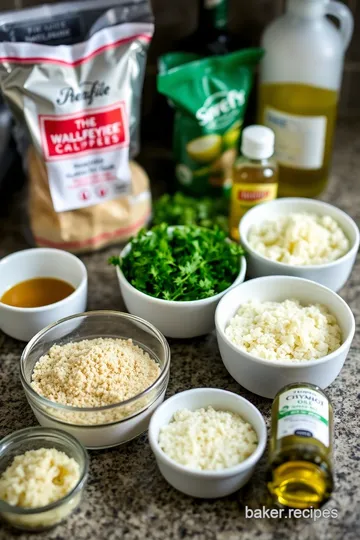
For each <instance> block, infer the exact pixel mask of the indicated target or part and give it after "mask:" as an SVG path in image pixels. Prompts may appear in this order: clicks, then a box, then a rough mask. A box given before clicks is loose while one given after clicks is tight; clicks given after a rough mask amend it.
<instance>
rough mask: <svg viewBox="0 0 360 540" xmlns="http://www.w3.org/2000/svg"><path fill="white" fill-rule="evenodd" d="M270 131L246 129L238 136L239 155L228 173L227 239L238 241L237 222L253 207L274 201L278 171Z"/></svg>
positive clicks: (257, 127) (272, 137) (272, 133)
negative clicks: (229, 184) (230, 176)
mask: <svg viewBox="0 0 360 540" xmlns="http://www.w3.org/2000/svg"><path fill="white" fill-rule="evenodd" d="M274 143H275V136H274V132H273V131H272V130H271V129H270V128H268V127H265V126H249V127H247V128H245V129H244V131H243V133H242V142H241V153H242V156H241V157H239V158H238V159H237V161H236V162H235V165H234V168H233V174H232V182H233V183H232V190H231V203H230V223H229V229H230V236H231V238H233V239H234V240H239V222H240V219H241V218H242V216H243V215H244V214H245V213H246V212H247V210H249V209H250V208H252V207H253V206H255V205H256V204H259V203H262V202H265V201H271V200H272V199H276V197H277V190H278V168H277V164H276V162H275V160H274V159H271V158H272V155H273V153H274Z"/></svg>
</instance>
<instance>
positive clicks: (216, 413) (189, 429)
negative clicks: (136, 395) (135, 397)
mask: <svg viewBox="0 0 360 540" xmlns="http://www.w3.org/2000/svg"><path fill="white" fill-rule="evenodd" d="M149 442H150V446H151V449H152V451H153V453H154V455H155V458H156V462H157V464H158V467H159V470H160V472H161V474H162V475H163V476H164V478H165V480H167V482H169V484H170V485H172V486H173V487H174V488H175V489H177V490H179V491H181V492H183V493H185V494H186V495H190V496H192V497H198V498H205V499H213V498H216V497H225V496H227V495H230V494H231V493H234V492H235V491H237V490H239V489H240V488H241V487H242V486H244V485H245V484H246V482H248V480H249V479H250V477H251V476H252V474H253V472H254V470H255V467H256V464H257V463H258V461H259V460H260V458H261V456H262V454H263V452H264V449H265V446H266V425H265V421H264V418H263V417H262V415H261V413H260V411H259V410H258V409H257V408H256V407H255V406H254V405H252V403H250V402H249V401H248V400H246V399H245V398H243V397H241V396H239V395H237V394H234V393H233V392H228V391H226V390H221V389H219V388H195V389H192V390H187V391H185V392H180V393H178V394H176V395H174V396H172V397H171V398H169V399H167V400H166V401H164V403H163V404H162V405H161V406H160V407H159V408H158V409H157V410H156V411H155V413H154V414H153V416H152V418H151V421H150V425H149Z"/></svg>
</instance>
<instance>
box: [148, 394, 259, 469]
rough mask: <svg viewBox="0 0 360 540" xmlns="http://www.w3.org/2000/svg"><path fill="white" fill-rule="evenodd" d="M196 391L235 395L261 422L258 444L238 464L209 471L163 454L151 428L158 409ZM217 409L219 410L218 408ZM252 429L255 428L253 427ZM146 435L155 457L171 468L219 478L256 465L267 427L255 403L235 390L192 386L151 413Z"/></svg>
mask: <svg viewBox="0 0 360 540" xmlns="http://www.w3.org/2000/svg"><path fill="white" fill-rule="evenodd" d="M196 393H199V394H201V393H204V394H205V393H206V394H218V395H220V394H223V395H224V394H228V395H231V396H232V397H235V398H236V399H237V400H238V401H239V402H241V403H243V404H244V403H246V404H247V405H249V406H250V408H251V409H253V411H254V413H255V414H256V416H257V417H258V418H259V421H260V424H261V429H260V433H257V435H258V445H257V447H256V449H255V450H254V452H253V453H252V454H251V455H250V456H249V457H247V458H246V459H244V461H242V462H241V463H239V464H238V465H235V466H233V467H229V468H227V469H221V470H216V471H211V470H210V471H203V470H198V469H193V468H191V467H186V466H185V465H181V464H180V463H177V462H176V461H174V460H173V459H172V458H170V457H169V456H168V455H167V454H165V452H164V451H163V450H162V449H161V448H160V446H159V442H158V440H157V438H156V437H155V434H154V428H153V424H154V418H155V417H156V415H158V414H159V411H161V410H162V409H165V408H166V407H167V406H168V404H169V403H170V402H171V401H174V400H175V398H177V399H178V398H179V396H183V397H186V396H188V395H191V394H196ZM180 408H186V405H185V404H184V406H183V407H179V409H180ZM218 410H220V409H218ZM221 410H222V409H221ZM238 414H240V415H241V413H238ZM253 429H255V428H254V427H253ZM148 437H149V443H150V446H151V448H152V451H153V452H154V454H155V457H156V458H160V459H161V460H163V461H165V462H166V464H167V465H169V466H170V467H172V468H173V469H176V470H177V471H178V472H181V473H186V474H188V475H191V476H196V477H199V478H213V479H220V478H227V477H229V476H234V475H236V474H239V473H242V472H244V471H246V470H247V469H249V468H250V467H253V466H255V465H256V463H257V462H258V461H259V459H260V458H261V456H262V455H263V453H264V450H265V447H266V441H267V429H266V424H265V420H264V417H263V415H262V414H261V412H260V411H259V409H258V408H257V407H255V405H253V404H252V403H251V402H250V401H249V400H248V399H246V398H244V397H242V396H239V395H238V394H235V392H230V391H229V390H222V389H221V388H192V389H190V390H185V391H183V392H178V393H177V394H174V395H173V396H171V397H170V398H168V399H166V400H165V401H164V402H163V403H162V404H161V405H160V406H159V407H158V408H157V409H156V410H155V411H154V413H153V414H152V417H151V420H150V424H149V430H148Z"/></svg>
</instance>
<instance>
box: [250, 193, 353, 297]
mask: <svg viewBox="0 0 360 540" xmlns="http://www.w3.org/2000/svg"><path fill="white" fill-rule="evenodd" d="M239 234H240V240H241V244H242V246H243V248H244V249H245V250H246V252H247V263H248V274H249V276H250V277H252V278H256V277H262V276H271V275H272V276H273V275H287V276H295V277H300V278H304V279H311V280H312V281H316V282H317V283H320V284H321V285H325V286H326V287H329V288H330V289H332V290H333V291H338V290H340V289H341V287H343V286H344V285H345V283H346V281H347V280H348V278H349V276H350V273H351V270H352V268H353V265H354V262H355V259H356V255H357V252H358V249H359V238H360V235H359V229H358V227H357V225H356V223H355V221H354V220H353V219H352V218H351V217H350V216H348V215H347V214H346V213H345V212H343V211H342V210H340V209H339V208H336V207H335V206H333V205H331V204H328V203H325V202H322V201H317V200H312V199H303V198H300V197H294V198H284V199H276V200H274V201H270V202H266V203H263V204H259V205H257V206H255V207H254V208H252V209H251V210H249V212H247V213H246V214H245V215H244V217H243V218H242V219H241V221H240V224H239Z"/></svg>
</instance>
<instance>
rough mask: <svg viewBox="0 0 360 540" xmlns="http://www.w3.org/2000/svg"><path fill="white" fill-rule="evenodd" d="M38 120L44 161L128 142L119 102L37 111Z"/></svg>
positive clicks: (123, 144) (121, 105) (124, 120)
mask: <svg viewBox="0 0 360 540" xmlns="http://www.w3.org/2000/svg"><path fill="white" fill-rule="evenodd" d="M39 121H40V126H41V139H42V147H43V151H44V156H45V159H46V160H47V161H53V160H57V159H66V158H71V157H73V156H74V155H79V154H87V153H94V152H99V151H101V152H104V151H106V150H113V149H114V148H115V147H124V146H128V145H129V134H128V129H127V122H126V115H125V107H124V103H123V102H121V103H117V104H116V106H112V107H111V108H109V107H104V108H102V109H96V110H95V109H94V110H91V111H86V112H84V113H81V114H71V115H64V116H60V115H41V116H39Z"/></svg>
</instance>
